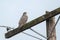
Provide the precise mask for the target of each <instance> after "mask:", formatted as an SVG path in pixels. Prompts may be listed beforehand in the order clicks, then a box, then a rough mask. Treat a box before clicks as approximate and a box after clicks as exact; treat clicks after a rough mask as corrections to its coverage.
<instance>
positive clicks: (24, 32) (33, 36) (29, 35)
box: [22, 32, 42, 40]
mask: <svg viewBox="0 0 60 40" xmlns="http://www.w3.org/2000/svg"><path fill="white" fill-rule="evenodd" d="M22 33H24V34H26V35H28V36H31V37H33V38H36V39H39V40H42V39H40V38H38V37H36V36H33V35H31V34H28V33H25V32H22Z"/></svg>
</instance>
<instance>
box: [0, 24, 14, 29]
mask: <svg viewBox="0 0 60 40" xmlns="http://www.w3.org/2000/svg"><path fill="white" fill-rule="evenodd" d="M0 27H5V28H10V29H14V28H11V27H9V26H1V25H0Z"/></svg>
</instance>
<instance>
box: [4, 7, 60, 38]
mask: <svg viewBox="0 0 60 40" xmlns="http://www.w3.org/2000/svg"><path fill="white" fill-rule="evenodd" d="M58 14H60V8H57V9H55V10H53V11H51V12H49V13H48V14H45V15H42V16H40V17H38V18H36V19H34V20H32V21H30V22H28V23H26V24H25V25H23V26H22V27H21V28H16V29H14V30H11V31H9V32H7V33H5V38H10V37H12V36H14V35H16V34H18V33H20V32H23V31H25V30H27V29H29V28H31V27H33V26H35V25H37V24H39V23H41V22H43V21H45V20H46V19H48V18H51V17H53V16H56V15H58Z"/></svg>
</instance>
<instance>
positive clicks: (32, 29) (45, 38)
mask: <svg viewBox="0 0 60 40" xmlns="http://www.w3.org/2000/svg"><path fill="white" fill-rule="evenodd" d="M30 30H32V31H33V32H35V33H36V34H38V35H40V36H42V37H43V38H45V39H47V37H45V36H43V35H42V34H40V33H38V32H36V31H35V30H33V29H31V28H30Z"/></svg>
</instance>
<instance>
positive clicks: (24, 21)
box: [18, 12, 28, 28]
mask: <svg viewBox="0 0 60 40" xmlns="http://www.w3.org/2000/svg"><path fill="white" fill-rule="evenodd" d="M27 20H28V16H27V12H24V13H23V15H22V16H21V18H20V20H19V23H18V27H19V28H21V27H22V26H23V25H24V24H26V22H27Z"/></svg>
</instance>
